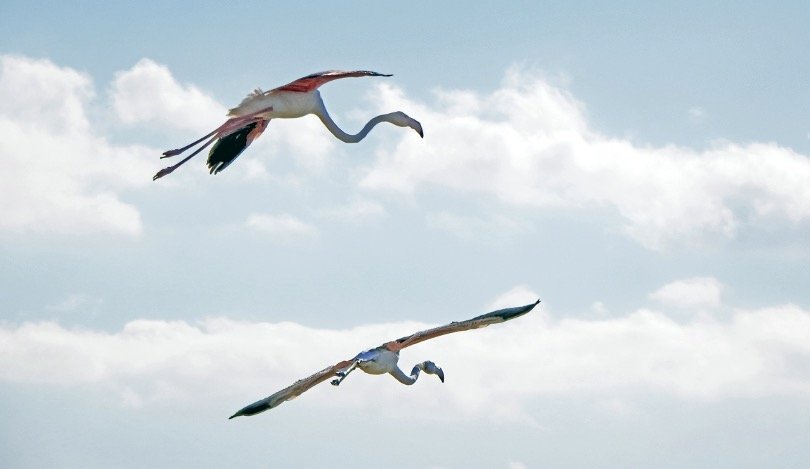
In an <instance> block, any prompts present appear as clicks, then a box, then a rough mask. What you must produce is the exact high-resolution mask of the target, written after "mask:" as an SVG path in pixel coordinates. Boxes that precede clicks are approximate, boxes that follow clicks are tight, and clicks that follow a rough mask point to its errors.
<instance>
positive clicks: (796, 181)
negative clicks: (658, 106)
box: [361, 68, 810, 249]
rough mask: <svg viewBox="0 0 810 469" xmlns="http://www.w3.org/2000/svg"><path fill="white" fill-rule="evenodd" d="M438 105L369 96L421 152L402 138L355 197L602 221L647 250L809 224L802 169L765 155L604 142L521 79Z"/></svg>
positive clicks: (548, 94) (573, 111) (561, 95)
mask: <svg viewBox="0 0 810 469" xmlns="http://www.w3.org/2000/svg"><path fill="white" fill-rule="evenodd" d="M436 98H437V99H436V101H435V102H433V103H431V104H423V103H418V102H416V101H413V100H411V99H410V98H408V96H406V95H405V94H404V93H403V92H402V91H401V90H399V89H397V88H394V87H392V86H389V85H382V86H379V87H378V88H377V91H376V93H375V94H374V96H373V98H372V99H373V100H374V101H375V102H377V103H378V105H379V108H380V109H381V110H382V109H409V110H410V111H412V113H413V115H415V116H418V117H419V118H420V120H421V121H422V123H423V125H424V127H425V129H428V130H427V132H426V137H425V139H424V141H416V140H413V139H407V138H402V139H401V140H400V141H399V143H398V144H397V145H396V146H395V147H392V148H393V150H392V151H380V152H378V155H379V157H378V160H377V162H376V163H375V164H374V165H373V166H371V167H369V168H367V171H366V173H365V175H364V177H363V179H362V182H361V184H362V186H363V187H365V188H368V189H375V190H386V191H391V192H396V193H405V194H413V193H415V192H416V191H418V190H426V189H427V188H429V187H431V186H440V187H446V188H450V189H453V190H455V191H461V192H465V193H479V194H485V195H488V196H492V197H495V198H497V199H498V200H500V201H501V202H503V203H504V204H508V205H514V206H524V207H536V208H538V209H544V208H566V209H572V210H576V209H599V210H606V211H608V212H609V213H611V212H613V213H616V214H618V216H619V218H620V225H619V228H620V229H621V230H622V231H624V232H625V233H626V234H627V235H629V236H630V237H632V238H633V239H635V240H637V241H639V242H640V243H642V244H644V245H645V246H647V247H648V248H652V249H661V248H665V247H667V246H670V245H672V244H673V243H680V242H684V241H685V242H692V241H696V240H699V239H701V238H703V237H705V236H715V237H720V238H721V239H722V238H725V239H729V238H733V237H735V236H736V235H737V233H738V232H739V231H740V230H741V228H742V227H745V226H747V225H750V224H759V225H765V224H768V223H769V222H771V221H772V220H774V219H776V220H786V221H788V222H790V223H800V222H804V223H806V222H807V220H808V218H810V184H807V181H808V180H810V159H808V157H807V156H806V155H800V154H797V153H796V152H794V151H792V150H791V149H789V148H785V147H782V146H779V145H778V144H775V143H757V142H754V143H746V144H740V143H733V142H717V143H715V144H714V145H713V146H712V147H711V148H709V149H707V150H694V149H691V148H685V147H678V146H674V145H667V146H662V147H653V146H642V145H638V144H635V143H633V142H630V141H628V140H624V139H621V138H615V137H611V136H607V135H602V134H600V133H598V132H596V131H595V130H593V129H592V128H591V127H590V126H589V124H588V121H587V118H586V113H585V106H584V104H583V103H581V102H579V101H577V100H576V98H575V97H574V96H572V95H571V94H570V93H569V92H567V91H566V90H565V89H561V88H559V87H555V86H554V85H552V84H550V83H549V82H548V81H547V80H545V79H544V78H543V77H542V76H541V75H539V74H536V73H532V72H530V71H527V70H523V69H519V68H513V69H511V70H509V71H508V72H507V74H506V78H505V79H504V81H503V84H502V85H501V87H500V88H499V89H497V90H494V91H492V92H491V93H478V92H474V91H458V90H439V91H437V92H436Z"/></svg>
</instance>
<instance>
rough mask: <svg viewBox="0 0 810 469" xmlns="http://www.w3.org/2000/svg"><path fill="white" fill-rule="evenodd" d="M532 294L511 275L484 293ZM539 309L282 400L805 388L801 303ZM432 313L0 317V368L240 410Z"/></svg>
mask: <svg viewBox="0 0 810 469" xmlns="http://www.w3.org/2000/svg"><path fill="white" fill-rule="evenodd" d="M534 298H536V295H535V294H534V293H533V292H532V291H531V290H530V289H528V288H526V287H516V288H515V289H513V290H511V291H509V292H507V293H505V294H503V295H501V296H500V297H499V298H497V299H496V300H494V301H493V303H492V304H493V305H495V304H497V305H498V306H497V307H501V306H513V305H516V304H525V303H527V302H529V301H532V300H533V299H534ZM507 301H508V303H505V302H507ZM494 307H495V306H493V308H494ZM542 308H543V305H542V304H541V305H540V308H538V309H535V310H534V311H533V312H532V313H531V314H529V315H527V316H524V317H522V318H519V319H517V320H515V321H513V322H509V323H506V324H499V325H495V326H492V327H489V328H486V329H482V330H476V331H468V332H464V333H460V334H453V335H449V336H445V337H442V338H438V339H436V340H433V341H428V342H425V343H423V344H420V345H418V346H416V347H413V348H409V349H406V350H405V351H403V352H402V357H401V365H402V367H403V368H409V367H410V366H411V365H412V364H413V363H415V362H418V361H420V360H424V359H432V360H434V361H436V363H437V364H439V365H440V366H442V367H443V368H444V370H445V373H446V375H447V380H446V383H444V384H441V383H439V382H438V381H437V380H431V379H430V378H431V377H423V378H422V379H420V381H419V382H418V383H417V384H416V385H415V386H412V387H408V388H405V387H403V386H401V385H400V384H399V383H397V382H395V381H394V380H393V379H390V378H389V377H387V376H383V377H372V376H367V375H363V374H357V375H353V376H352V377H351V378H350V379H348V380H347V381H346V382H345V383H344V384H342V385H341V387H340V388H339V389H338V388H333V387H331V386H326V385H324V386H319V387H316V388H314V389H313V390H311V391H309V392H308V393H307V394H306V395H305V396H304V397H302V398H300V399H299V400H296V401H295V402H293V403H287V404H284V405H285V406H288V405H297V406H316V407H341V408H344V407H347V406H348V407H361V406H364V405H365V404H364V402H368V401H369V400H374V402H375V403H376V405H378V406H379V407H380V409H385V410H384V412H389V413H396V412H405V410H402V409H407V412H408V413H410V412H417V413H422V414H420V415H423V416H424V417H426V418H431V415H437V414H438V413H439V411H441V412H440V414H441V415H443V416H447V418H467V417H481V418H503V417H506V418H520V417H521V415H524V413H525V411H524V410H523V409H525V406H526V404H527V403H528V402H529V401H531V400H532V399H542V398H544V397H554V396H570V395H582V396H596V397H599V398H600V399H607V400H609V399H611V397H612V396H622V397H625V398H626V397H627V395H628V394H629V395H632V394H634V393H636V394H643V393H647V394H650V393H651V394H658V395H666V396H673V397H675V398H678V399H684V400H713V399H723V398H729V397H735V398H749V399H756V398H761V397H778V396H805V397H810V344H808V341H807V340H806V338H807V337H808V335H810V311H808V310H805V309H802V308H800V307H798V306H793V305H783V306H774V307H768V308H763V309H758V310H736V311H735V312H734V314H733V315H732V316H731V318H730V319H728V320H726V321H711V320H700V321H693V322H688V323H685V324H679V323H676V322H674V321H672V320H671V319H670V318H668V317H667V316H666V315H665V314H663V313H661V312H657V311H654V310H650V309H639V310H636V311H632V312H630V313H627V314H625V315H623V316H617V317H613V318H610V319H606V318H597V319H572V318H562V319H557V318H554V317H553V316H551V315H549V313H548V312H546V311H544V310H543V309H542ZM486 310H488V309H483V308H482V311H478V312H471V314H469V315H465V316H471V315H473V314H477V313H479V312H483V311H486ZM451 319H463V318H458V317H448V318H447V320H448V321H449V320H451ZM429 326H432V325H431V324H422V323H417V322H401V323H385V324H369V325H364V326H358V327H355V328H352V329H346V330H333V329H317V328H311V327H306V326H302V325H299V324H295V323H292V322H282V323H264V322H263V323H249V322H244V321H234V320H231V319H227V318H208V319H204V320H201V321H198V322H193V323H192V322H186V321H156V320H149V321H147V320H137V321H132V322H130V323H128V324H127V325H126V326H124V328H123V329H122V330H120V331H117V332H112V333H110V332H101V331H93V330H88V329H85V328H65V327H63V326H60V325H58V324H56V323H53V322H35V323H24V324H21V325H17V326H13V325H8V324H6V325H2V326H0V380H3V381H10V382H26V383H41V384H43V385H61V386H73V385H79V384H85V385H86V384H91V385H94V386H103V387H106V388H109V389H112V390H114V391H115V392H117V393H119V395H120V396H121V399H122V402H126V403H128V404H131V405H148V404H149V403H150V402H152V401H156V400H157V401H165V400H170V401H171V400H177V399H212V400H215V399H225V398H226V397H227V399H228V400H234V405H233V407H234V409H229V410H236V408H239V407H240V406H242V405H244V404H247V403H249V402H250V401H251V399H258V398H261V397H263V396H264V395H268V394H270V393H272V392H274V391H276V390H277V389H281V388H282V387H284V386H287V385H288V384H290V383H292V382H294V381H295V380H296V379H299V378H302V377H305V376H308V375H309V374H311V373H313V372H315V371H317V370H320V369H322V368H323V367H324V366H327V365H329V364H332V363H335V362H337V361H339V360H341V359H344V358H349V357H351V356H353V355H354V354H355V353H356V352H358V351H360V350H362V349H364V348H369V347H372V346H375V345H377V344H379V343H382V342H384V341H386V340H389V339H392V338H396V337H400V336H402V335H405V334H408V333H411V332H414V331H416V330H420V329H423V328H426V327H429ZM214 376H216V377H217V379H215V380H212V379H211V378H212V377H214ZM425 378H427V379H425ZM243 401H244V402H243Z"/></svg>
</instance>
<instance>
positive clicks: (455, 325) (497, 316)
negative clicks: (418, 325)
mask: <svg viewBox="0 0 810 469" xmlns="http://www.w3.org/2000/svg"><path fill="white" fill-rule="evenodd" d="M538 303H540V300H537V301H535V302H534V303H532V304H528V305H526V306H517V307H514V308H506V309H499V310H497V311H493V312H491V313H487V314H482V315H480V316H476V317H474V318H472V319H467V320H466V321H460V322H455V321H454V322H451V323H450V324H446V325H444V326H439V327H434V328H432V329H427V330H424V331H420V332H417V333H415V334H411V335H408V336H405V337H402V338H400V339H397V340H392V341H391V342H386V343H384V344H383V345H382V346H383V347H385V348H387V349H388V350H390V351H392V352H398V351H400V350H402V349H404V348H405V347H410V346H411V345H416V344H418V343H419V342H424V341H426V340H429V339H433V338H435V337H439V336H443V335H445V334H452V333H453V332H461V331H468V330H470V329H480V328H482V327H487V326H489V325H491V324H498V323H501V322H505V321H509V320H510V319H514V318H516V317H519V316H523V315H524V314H526V313H528V312H529V311H531V310H532V309H534V307H535V306H537V304H538Z"/></svg>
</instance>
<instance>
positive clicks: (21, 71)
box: [0, 55, 154, 236]
mask: <svg viewBox="0 0 810 469" xmlns="http://www.w3.org/2000/svg"><path fill="white" fill-rule="evenodd" d="M94 95H95V93H94V89H93V83H92V80H91V79H90V78H89V77H88V76H87V75H85V74H83V73H80V72H78V71H76V70H73V69H70V68H66V67H59V66H57V65H55V64H53V63H52V62H50V61H48V60H37V59H30V58H27V57H22V56H15V55H2V56H0V101H2V102H3V106H2V107H0V136H2V138H0V164H2V167H3V171H1V172H0V198H2V199H3V200H6V201H9V202H10V203H5V204H3V205H2V206H0V233H6V234H21V233H51V234H53V233H57V234H71V235H83V234H89V233H97V232H102V233H114V234H123V235H130V236H134V235H138V234H140V233H141V231H142V224H141V219H140V214H139V213H138V210H137V209H136V208H135V207H134V206H133V205H131V204H128V203H126V202H124V201H122V200H121V198H120V193H121V192H122V191H123V190H127V189H131V188H137V187H142V186H145V185H146V184H147V183H149V182H151V181H150V180H149V174H150V172H151V171H152V170H151V168H150V167H149V165H147V164H146V161H147V158H148V157H151V156H152V155H154V153H153V151H152V150H150V149H148V148H146V147H143V146H137V145H114V144H112V143H110V142H109V141H108V140H107V139H106V138H104V137H103V136H102V135H99V134H98V131H97V130H96V128H95V127H94V125H93V123H92V122H91V121H90V119H89V118H88V109H89V108H90V106H91V103H92V100H93V97H94ZM11 201H13V202H11Z"/></svg>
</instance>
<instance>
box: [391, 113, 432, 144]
mask: <svg viewBox="0 0 810 469" xmlns="http://www.w3.org/2000/svg"><path fill="white" fill-rule="evenodd" d="M388 121H389V122H391V123H392V124H394V125H398V126H400V127H410V128H412V129H413V130H415V131H416V133H418V134H419V136H420V137H422V138H424V137H425V133H424V132H422V124H420V123H419V121H418V120H416V119H414V118H412V117H411V116H409V115H407V114H405V113H404V112H400V111H397V112H392V113H391V114H388Z"/></svg>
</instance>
